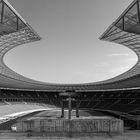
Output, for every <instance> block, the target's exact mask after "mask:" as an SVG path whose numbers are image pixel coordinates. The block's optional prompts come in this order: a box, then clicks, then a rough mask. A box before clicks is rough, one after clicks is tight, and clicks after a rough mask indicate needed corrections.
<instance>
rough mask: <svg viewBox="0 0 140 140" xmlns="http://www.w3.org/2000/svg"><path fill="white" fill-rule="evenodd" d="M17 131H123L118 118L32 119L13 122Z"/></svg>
mask: <svg viewBox="0 0 140 140" xmlns="http://www.w3.org/2000/svg"><path fill="white" fill-rule="evenodd" d="M14 127H16V131H17V132H36V133H37V132H39V133H41V132H43V133H46V134H51V133H53V134H54V135H55V134H58V133H61V134H65V133H66V134H69V133H70V134H71V135H73V134H83V133H123V121H122V120H120V119H115V118H110V119H104V118H103V119H72V120H68V119H33V120H21V121H18V122H17V123H16V124H14Z"/></svg>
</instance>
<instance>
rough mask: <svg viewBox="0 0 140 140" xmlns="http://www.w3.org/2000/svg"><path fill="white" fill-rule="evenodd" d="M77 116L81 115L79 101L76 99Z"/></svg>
mask: <svg viewBox="0 0 140 140" xmlns="http://www.w3.org/2000/svg"><path fill="white" fill-rule="evenodd" d="M76 117H77V118H78V117H79V104H78V101H76Z"/></svg>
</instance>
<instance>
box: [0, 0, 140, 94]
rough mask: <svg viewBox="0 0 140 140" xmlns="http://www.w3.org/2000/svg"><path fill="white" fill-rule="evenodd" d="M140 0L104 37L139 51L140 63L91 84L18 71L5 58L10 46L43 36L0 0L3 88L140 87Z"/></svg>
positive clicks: (112, 88) (0, 69) (0, 72)
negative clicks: (37, 78)
mask: <svg viewBox="0 0 140 140" xmlns="http://www.w3.org/2000/svg"><path fill="white" fill-rule="evenodd" d="M139 34H140V0H135V1H134V2H133V3H132V4H131V5H130V6H129V7H128V8H127V10H126V11H125V12H124V13H123V14H122V15H121V16H120V17H119V18H118V19H117V20H116V21H115V22H114V23H113V24H112V25H111V26H110V27H109V28H108V29H107V31H106V32H105V33H104V34H103V35H102V36H101V38H100V39H103V40H107V41H111V42H116V43H119V44H122V45H125V46H127V47H128V48H130V49H132V50H133V51H134V52H135V53H136V54H137V55H138V58H139V60H138V62H137V64H136V65H135V66H134V67H133V68H132V69H130V70H129V71H127V72H126V73H123V74H121V75H119V76H117V77H115V78H112V79H109V80H106V81H102V82H96V83H87V84H70V85H69V84H51V83H44V82H38V81H34V80H32V79H29V78H26V77H23V76H22V75H19V74H17V73H16V72H14V71H13V70H11V69H10V68H9V67H7V66H6V65H5V64H4V62H3V56H4V54H5V53H6V52H8V51H9V50H10V49H12V48H14V47H16V46H18V45H22V44H25V43H28V42H33V41H38V40H40V39H41V38H40V36H39V35H38V34H37V33H36V32H35V31H34V30H33V29H32V28H31V27H30V26H29V24H28V23H27V22H26V21H25V20H24V19H23V18H22V17H21V16H20V15H19V14H18V13H17V12H16V10H15V9H14V8H13V7H12V6H11V5H10V4H9V3H8V2H7V0H0V88H4V89H14V90H45V91H67V90H70V91H73V90H74V91H77V92H78V91H93V90H122V89H124V90H126V89H134V88H139V87H140V46H139V44H140V35H139Z"/></svg>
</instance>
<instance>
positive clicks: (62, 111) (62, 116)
mask: <svg viewBox="0 0 140 140" xmlns="http://www.w3.org/2000/svg"><path fill="white" fill-rule="evenodd" d="M61 103H62V109H61V118H64V101H62V102H61Z"/></svg>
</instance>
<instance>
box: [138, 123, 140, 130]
mask: <svg viewBox="0 0 140 140" xmlns="http://www.w3.org/2000/svg"><path fill="white" fill-rule="evenodd" d="M139 129H140V127H139V121H137V130H139Z"/></svg>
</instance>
